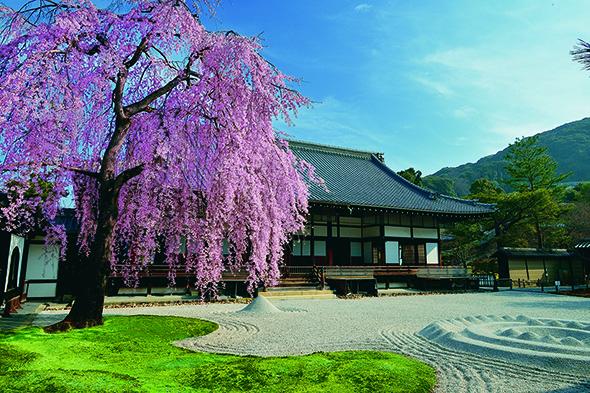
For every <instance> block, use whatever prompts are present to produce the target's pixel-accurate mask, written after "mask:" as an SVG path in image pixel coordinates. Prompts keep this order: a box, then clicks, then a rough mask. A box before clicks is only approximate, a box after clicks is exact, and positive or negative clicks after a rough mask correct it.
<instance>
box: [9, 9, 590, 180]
mask: <svg viewBox="0 0 590 393" xmlns="http://www.w3.org/2000/svg"><path fill="white" fill-rule="evenodd" d="M0 1H2V0H0ZM96 1H97V2H98V3H100V4H106V3H108V2H109V0H96ZM4 2H5V3H6V4H8V5H11V6H15V5H18V4H22V2H23V1H22V0H5V1H4ZM203 21H204V23H205V24H206V26H207V27H208V28H209V29H211V30H229V29H231V30H235V31H237V32H239V33H241V34H244V35H259V34H262V37H263V43H264V46H265V48H264V50H263V54H264V55H265V56H266V57H267V58H268V59H269V60H270V61H271V62H273V63H274V64H275V65H277V66H278V67H279V68H280V69H282V70H283V71H284V72H286V73H287V74H290V75H293V76H296V77H299V78H301V79H302V83H301V85H300V86H299V89H300V90H301V91H302V92H303V93H304V94H305V95H306V96H308V97H309V98H310V99H312V100H313V101H314V102H315V103H314V105H313V107H312V108H310V109H305V110H303V111H302V112H301V113H300V114H299V116H298V118H297V119H296V120H295V123H296V125H295V127H291V128H288V129H286V128H285V127H283V126H281V128H282V129H283V130H284V131H286V132H287V133H289V134H290V135H291V136H292V137H294V138H297V139H303V140H308V141H316V142H319V143H327V144H332V145H339V146H346V147H352V148H357V149H365V150H374V151H380V152H384V153H385V159H386V161H387V163H388V164H389V165H390V166H391V167H392V168H393V169H396V170H400V169H404V168H407V167H409V166H413V167H415V168H417V169H420V170H422V171H423V172H424V173H425V174H427V173H432V172H434V171H436V170H438V169H440V168H441V167H444V166H456V165H459V164H462V163H465V162H472V161H475V160H477V159H479V158H481V157H482V156H485V155H488V154H492V153H494V152H496V151H497V150H499V149H501V148H503V147H505V146H506V145H507V144H508V143H510V142H512V141H513V140H514V138H515V137H518V136H524V135H532V134H535V133H537V132H540V131H544V130H548V129H551V128H554V127H556V126H558V125H560V124H563V123H566V122H569V121H573V120H578V119H580V118H583V117H586V116H589V115H590V73H589V72H584V71H582V70H581V67H580V66H579V65H578V64H577V63H574V62H572V61H571V58H570V55H569V51H570V50H571V48H572V47H573V45H574V44H575V42H576V40H577V39H578V38H584V39H586V40H590V0H587V1H558V0H553V1H545V0H531V1H516V0H510V1H508V0H501V1H483V0H481V1H474V0H456V1H428V0H423V1H420V2H409V1H385V0H384V1H366V2H365V1H351V0H296V1H280V0H221V4H220V6H219V7H218V8H217V12H216V14H215V15H214V16H213V17H206V18H204V20H203Z"/></svg>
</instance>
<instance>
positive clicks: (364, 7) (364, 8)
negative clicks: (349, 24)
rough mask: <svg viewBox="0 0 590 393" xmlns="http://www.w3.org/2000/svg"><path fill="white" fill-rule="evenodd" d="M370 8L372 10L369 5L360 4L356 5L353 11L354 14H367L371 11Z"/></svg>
mask: <svg viewBox="0 0 590 393" xmlns="http://www.w3.org/2000/svg"><path fill="white" fill-rule="evenodd" d="M371 8H373V6H372V5H371V4H367V3H361V4H358V5H357V6H356V7H354V10H355V11H356V12H368V11H370V10H371Z"/></svg>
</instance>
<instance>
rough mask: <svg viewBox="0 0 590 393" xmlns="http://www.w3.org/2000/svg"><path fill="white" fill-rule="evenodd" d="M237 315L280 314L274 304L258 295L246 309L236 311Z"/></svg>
mask: <svg viewBox="0 0 590 393" xmlns="http://www.w3.org/2000/svg"><path fill="white" fill-rule="evenodd" d="M238 312H239V313H252V314H275V313H280V312H282V311H281V310H279V309H278V308H277V307H276V306H275V305H274V304H272V303H271V302H270V301H269V300H268V299H267V298H265V297H264V296H262V295H258V296H257V297H255V298H254V300H252V301H251V302H250V304H248V305H247V306H246V307H244V308H242V309H241V310H239V311H238Z"/></svg>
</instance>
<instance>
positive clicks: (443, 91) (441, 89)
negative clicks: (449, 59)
mask: <svg viewBox="0 0 590 393" xmlns="http://www.w3.org/2000/svg"><path fill="white" fill-rule="evenodd" d="M413 79H414V81H416V82H418V83H419V84H421V85H422V86H424V87H426V88H428V89H429V90H431V91H434V92H436V93H438V94H440V95H442V96H452V95H453V94H454V92H453V90H452V89H451V88H449V87H448V86H447V85H446V84H444V83H442V82H438V81H434V80H431V79H428V78H425V77H420V76H414V77H413Z"/></svg>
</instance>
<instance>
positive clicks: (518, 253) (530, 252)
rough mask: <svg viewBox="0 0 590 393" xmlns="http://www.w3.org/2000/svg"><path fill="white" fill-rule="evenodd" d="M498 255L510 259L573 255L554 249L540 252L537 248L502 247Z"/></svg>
mask: <svg viewBox="0 0 590 393" xmlns="http://www.w3.org/2000/svg"><path fill="white" fill-rule="evenodd" d="M497 254H502V255H506V256H510V257H531V258H534V257H557V258H567V257H570V256H571V255H572V254H571V253H570V252H569V251H568V250H565V249H562V248H554V249H548V250H540V249H537V248H516V247H501V248H500V249H499V250H498V251H497Z"/></svg>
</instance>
